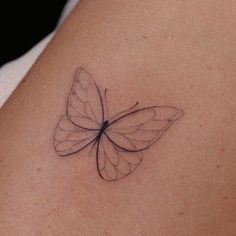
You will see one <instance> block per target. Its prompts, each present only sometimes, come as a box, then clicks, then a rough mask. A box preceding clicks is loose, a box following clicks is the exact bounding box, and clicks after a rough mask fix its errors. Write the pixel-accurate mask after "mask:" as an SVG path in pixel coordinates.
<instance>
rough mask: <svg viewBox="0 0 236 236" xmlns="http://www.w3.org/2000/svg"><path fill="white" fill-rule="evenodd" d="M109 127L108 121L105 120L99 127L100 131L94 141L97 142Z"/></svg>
mask: <svg viewBox="0 0 236 236" xmlns="http://www.w3.org/2000/svg"><path fill="white" fill-rule="evenodd" d="M108 126H109V123H108V120H105V121H104V122H103V124H102V126H101V129H100V130H99V132H98V135H97V137H96V140H97V141H99V140H100V138H101V136H102V135H103V134H104V132H105V130H106V128H107V127H108Z"/></svg>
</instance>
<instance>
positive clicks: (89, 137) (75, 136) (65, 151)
mask: <svg viewBox="0 0 236 236" xmlns="http://www.w3.org/2000/svg"><path fill="white" fill-rule="evenodd" d="M96 135H97V132H95V131H93V130H86V129H83V128H80V127H78V126H77V125H75V124H73V123H72V122H71V121H69V120H68V119H67V117H62V119H61V120H60V121H59V122H58V124H57V127H56V130H55V133H54V136H53V144H54V148H55V151H56V153H57V155H59V156H68V155H71V154H74V153H76V152H78V151H80V150H82V149H84V148H85V147H87V146H88V145H89V144H90V143H92V142H94V141H95V139H96Z"/></svg>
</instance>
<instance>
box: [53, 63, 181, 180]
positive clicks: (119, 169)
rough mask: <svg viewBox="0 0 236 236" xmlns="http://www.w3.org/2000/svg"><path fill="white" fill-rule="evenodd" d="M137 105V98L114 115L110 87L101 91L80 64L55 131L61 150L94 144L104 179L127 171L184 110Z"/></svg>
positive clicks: (58, 150)
mask: <svg viewBox="0 0 236 236" xmlns="http://www.w3.org/2000/svg"><path fill="white" fill-rule="evenodd" d="M137 107H138V102H137V103H136V104H135V105H133V106H132V107H130V108H128V109H125V110H123V111H121V112H119V113H117V114H115V115H113V116H111V117H110V115H109V111H108V102H107V89H105V90H104V91H103V92H102V91H101V89H100V88H99V87H98V85H97V84H96V82H95V80H94V79H93V77H92V75H91V74H90V73H89V72H87V71H86V70H85V69H83V68H81V67H79V68H77V69H76V73H75V78H74V82H73V85H72V88H71V91H70V94H69V96H68V99H67V104H66V114H65V116H63V117H62V118H61V119H60V120H59V122H58V124H57V126H56V129H55V133H54V136H53V143H54V148H55V151H56V153H57V155H58V156H70V155H73V154H77V153H79V152H80V151H81V150H83V149H85V148H86V147H88V146H92V149H93V148H94V147H96V168H97V171H98V174H99V176H100V177H101V178H102V179H103V180H106V181H116V180H120V179H122V178H124V177H126V176H128V175H129V174H131V173H132V172H133V171H134V170H135V169H136V168H137V167H138V166H139V165H140V163H141V162H142V159H143V154H142V153H143V151H144V150H146V149H148V148H150V147H151V146H152V145H153V144H154V143H155V142H156V141H157V140H159V139H160V137H161V136H162V135H163V134H164V133H165V131H166V130H167V129H169V128H170V126H171V125H172V124H173V123H174V122H175V121H177V120H178V119H180V118H181V117H182V116H183V115H184V112H183V110H181V109H178V108H176V107H172V106H150V107H144V108H137ZM92 149H91V150H92Z"/></svg>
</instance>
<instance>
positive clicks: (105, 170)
mask: <svg viewBox="0 0 236 236" xmlns="http://www.w3.org/2000/svg"><path fill="white" fill-rule="evenodd" d="M96 159H97V170H98V173H99V175H100V176H101V178H102V179H104V180H106V181H116V180H119V179H122V178H124V177H126V176H128V175H129V174H131V173H132V172H133V171H134V170H135V169H136V168H137V167H138V166H139V165H140V163H141V161H142V153H141V152H127V151H124V150H122V149H120V148H119V147H117V146H116V145H114V144H113V143H112V142H110V140H109V139H108V138H107V137H106V136H105V135H102V136H101V139H100V141H99V142H98V144H97V152H96Z"/></svg>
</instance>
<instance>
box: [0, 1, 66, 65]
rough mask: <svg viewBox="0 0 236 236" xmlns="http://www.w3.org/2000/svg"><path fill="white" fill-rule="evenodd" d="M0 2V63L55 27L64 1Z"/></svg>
mask: <svg viewBox="0 0 236 236" xmlns="http://www.w3.org/2000/svg"><path fill="white" fill-rule="evenodd" d="M3 2H5V3H4V4H3V3H2V2H1V4H0V8H1V14H0V22H1V24H2V27H1V29H0V47H1V48H0V66H2V65H3V64H5V63H6V62H8V61H11V60H13V59H16V58H17V57H19V56H21V55H22V54H24V53H25V52H27V51H28V50H29V49H30V48H31V47H32V46H34V45H35V44H36V43H37V42H39V41H40V40H41V39H43V38H44V37H45V36H46V35H48V34H49V33H50V32H51V31H52V30H53V29H54V28H55V26H56V24H57V21H58V18H59V16H60V13H61V11H62V9H63V7H64V5H65V3H66V2H67V0H40V1H34V0H31V1H24V0H18V1H17V0H16V1H14V0H11V1H7V0H6V1H3Z"/></svg>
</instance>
